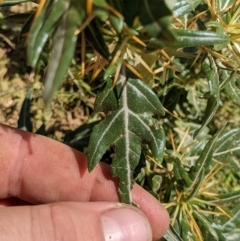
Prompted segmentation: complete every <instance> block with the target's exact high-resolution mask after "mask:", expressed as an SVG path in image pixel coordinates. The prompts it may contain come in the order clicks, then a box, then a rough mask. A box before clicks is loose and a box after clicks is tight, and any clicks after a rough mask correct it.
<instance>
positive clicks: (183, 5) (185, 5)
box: [173, 0, 201, 17]
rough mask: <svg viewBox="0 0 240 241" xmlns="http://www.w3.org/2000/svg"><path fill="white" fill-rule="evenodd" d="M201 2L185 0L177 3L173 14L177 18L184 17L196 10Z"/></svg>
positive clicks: (198, 0) (199, 0)
mask: <svg viewBox="0 0 240 241" xmlns="http://www.w3.org/2000/svg"><path fill="white" fill-rule="evenodd" d="M200 2H201V0H183V1H177V2H176V3H175V4H174V7H173V14H174V16H176V17H179V16H183V15H184V14H188V13H190V12H192V11H194V10H195V8H196V7H197V6H198V5H199V4H200Z"/></svg>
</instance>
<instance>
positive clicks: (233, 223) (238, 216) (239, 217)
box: [223, 210, 240, 232]
mask: <svg viewBox="0 0 240 241" xmlns="http://www.w3.org/2000/svg"><path fill="white" fill-rule="evenodd" d="M239 224H240V210H239V211H238V212H236V213H235V214H234V216H233V217H232V218H231V219H230V220H229V221H227V222H226V223H225V224H224V225H223V231H224V232H231V231H233V230H234V229H235V228H236V227H238V226H239Z"/></svg>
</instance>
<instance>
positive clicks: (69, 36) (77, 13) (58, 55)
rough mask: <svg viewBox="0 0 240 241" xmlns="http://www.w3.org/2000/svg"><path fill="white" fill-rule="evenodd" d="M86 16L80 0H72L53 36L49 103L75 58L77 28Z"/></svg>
mask: <svg viewBox="0 0 240 241" xmlns="http://www.w3.org/2000/svg"><path fill="white" fill-rule="evenodd" d="M84 18H85V8H84V5H83V6H82V5H81V4H80V3H79V2H78V0H72V1H71V4H70V6H69V8H68V9H67V11H65V12H64V14H63V15H62V17H61V20H60V22H59V23H58V27H57V29H56V31H55V33H54V36H53V42H52V53H51V56H50V59H49V64H48V67H47V72H46V76H45V80H44V82H45V85H44V92H43V99H44V101H45V103H47V104H48V103H49V102H50V100H51V99H52V97H53V94H54V93H55V91H56V90H57V89H58V88H59V86H60V85H61V82H62V80H63V77H64V75H65V74H66V72H67V69H68V67H69V65H70V63H71V60H72V58H73V54H74V51H75V47H76V41H77V35H76V30H77V29H78V28H79V26H80V25H81V23H82V22H83V20H84Z"/></svg>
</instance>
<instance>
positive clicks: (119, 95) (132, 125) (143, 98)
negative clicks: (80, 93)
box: [88, 71, 165, 203]
mask: <svg viewBox="0 0 240 241" xmlns="http://www.w3.org/2000/svg"><path fill="white" fill-rule="evenodd" d="M95 110H96V111H103V112H105V113H106V115H107V117H106V118H105V119H104V120H103V121H102V122H101V123H100V124H98V125H97V126H96V127H94V130H93V133H92V135H91V138H90V144H89V148H88V157H89V158H88V159H89V161H88V168H89V171H91V170H93V168H94V167H95V166H96V164H97V163H98V162H99V160H100V159H101V158H102V156H103V155H104V153H105V152H106V150H107V149H108V148H109V147H111V146H113V147H114V151H115V155H114V157H113V163H112V174H113V176H116V177H118V178H119V195H120V199H121V201H122V202H125V203H132V199H131V189H132V184H133V172H134V170H135V168H136V166H137V165H138V162H139V160H140V156H141V149H142V148H141V146H142V145H143V144H147V145H148V146H149V148H150V150H151V152H152V155H153V158H155V160H156V161H157V162H158V163H161V161H162V157H163V149H164V146H165V137H164V131H163V129H162V127H161V125H160V124H159V123H158V121H157V120H156V119H155V118H153V117H152V115H155V116H159V115H161V114H163V113H164V111H163V107H162V105H161V103H160V101H159V100H158V98H157V96H156V95H155V94H154V92H152V90H151V89H150V88H149V87H148V86H146V85H145V84H144V83H143V82H142V81H141V80H139V79H135V78H130V77H126V73H124V71H123V73H122V75H120V79H119V81H118V83H117V84H116V86H115V88H113V87H112V81H111V80H108V81H107V83H106V85H105V87H104V89H103V90H102V91H101V92H100V93H99V94H98V96H97V99H96V102H95Z"/></svg>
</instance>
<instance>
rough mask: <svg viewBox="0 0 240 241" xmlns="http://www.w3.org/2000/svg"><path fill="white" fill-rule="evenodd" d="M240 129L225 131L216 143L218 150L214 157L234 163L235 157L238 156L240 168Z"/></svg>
mask: <svg viewBox="0 0 240 241" xmlns="http://www.w3.org/2000/svg"><path fill="white" fill-rule="evenodd" d="M239 140H240V129H239V128H236V129H232V130H230V131H228V132H226V133H224V134H223V135H222V136H220V138H219V139H218V141H217V143H216V146H217V148H216V150H215V153H214V157H216V158H217V159H218V161H221V162H222V163H225V164H226V163H227V164H230V165H231V164H232V161H234V158H236V157H237V163H238V166H237V167H236V168H239V158H240V141H239Z"/></svg>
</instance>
